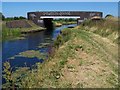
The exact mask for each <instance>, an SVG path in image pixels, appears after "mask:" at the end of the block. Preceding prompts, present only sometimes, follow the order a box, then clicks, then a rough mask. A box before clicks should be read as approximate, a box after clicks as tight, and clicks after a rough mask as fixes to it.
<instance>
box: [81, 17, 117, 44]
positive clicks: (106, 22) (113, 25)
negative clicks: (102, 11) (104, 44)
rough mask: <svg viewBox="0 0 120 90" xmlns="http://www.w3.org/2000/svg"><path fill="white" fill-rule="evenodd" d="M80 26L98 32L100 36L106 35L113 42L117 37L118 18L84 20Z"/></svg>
mask: <svg viewBox="0 0 120 90" xmlns="http://www.w3.org/2000/svg"><path fill="white" fill-rule="evenodd" d="M80 27H81V28H83V29H84V30H87V31H92V32H93V33H96V34H99V35H101V36H102V37H107V38H109V39H111V40H112V41H113V42H116V41H117V39H118V38H119V37H118V29H119V28H118V18H116V17H106V18H104V19H100V20H86V21H84V22H83V23H82V24H81V25H80Z"/></svg>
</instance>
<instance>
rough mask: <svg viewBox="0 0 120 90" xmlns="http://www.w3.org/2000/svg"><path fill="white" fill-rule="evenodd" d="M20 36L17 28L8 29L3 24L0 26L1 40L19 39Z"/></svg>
mask: <svg viewBox="0 0 120 90" xmlns="http://www.w3.org/2000/svg"><path fill="white" fill-rule="evenodd" d="M20 35H21V32H20V29H19V28H8V27H6V25H5V23H4V24H2V39H3V40H6V39H10V38H15V37H19V36H20Z"/></svg>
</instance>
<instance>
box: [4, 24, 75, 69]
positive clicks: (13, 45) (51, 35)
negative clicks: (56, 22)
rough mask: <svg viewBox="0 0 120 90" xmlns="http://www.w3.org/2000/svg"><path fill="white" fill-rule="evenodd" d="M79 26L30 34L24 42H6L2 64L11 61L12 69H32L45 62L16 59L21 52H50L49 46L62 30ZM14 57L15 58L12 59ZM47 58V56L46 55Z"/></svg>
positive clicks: (23, 58) (37, 59) (66, 26)
mask: <svg viewBox="0 0 120 90" xmlns="http://www.w3.org/2000/svg"><path fill="white" fill-rule="evenodd" d="M76 25H77V24H71V25H63V26H61V27H56V28H55V29H54V30H45V31H40V32H36V33H29V34H27V36H26V37H25V39H22V40H13V41H4V42H2V63H4V62H6V61H9V62H10V64H11V67H12V68H15V67H24V66H28V67H31V66H32V65H34V64H35V63H36V62H41V63H42V62H43V61H44V60H43V59H40V58H36V57H33V58H28V57H20V56H19V57H14V56H15V55H18V54H19V53H21V52H25V51H28V50H37V51H39V52H42V53H47V52H48V49H49V47H48V45H46V44H52V43H53V41H54V39H55V38H56V37H57V35H58V34H59V33H60V31H61V30H63V29H64V28H68V27H75V26H76ZM43 45H44V47H42V46H43ZM11 57H14V58H11ZM46 57H47V55H46Z"/></svg>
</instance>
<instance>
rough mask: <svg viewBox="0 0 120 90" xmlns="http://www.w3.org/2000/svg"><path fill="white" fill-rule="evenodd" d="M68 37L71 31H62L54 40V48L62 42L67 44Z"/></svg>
mask: <svg viewBox="0 0 120 90" xmlns="http://www.w3.org/2000/svg"><path fill="white" fill-rule="evenodd" d="M70 36H71V30H69V29H64V30H62V31H61V34H59V35H58V36H57V38H56V40H55V41H54V46H55V47H57V48H58V47H59V46H60V45H62V44H63V43H64V42H67V41H68V40H69V39H70Z"/></svg>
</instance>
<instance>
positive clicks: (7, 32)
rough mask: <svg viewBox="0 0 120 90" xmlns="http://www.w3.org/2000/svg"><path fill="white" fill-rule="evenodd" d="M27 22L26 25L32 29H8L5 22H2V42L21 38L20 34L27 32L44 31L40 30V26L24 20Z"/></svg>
mask: <svg viewBox="0 0 120 90" xmlns="http://www.w3.org/2000/svg"><path fill="white" fill-rule="evenodd" d="M25 21H27V23H29V24H30V25H31V26H32V27H30V28H8V27H7V26H6V22H5V21H3V22H2V40H3V41H4V40H9V39H10V40H12V39H15V38H18V37H19V38H21V37H20V36H22V34H21V33H27V32H31V31H32V32H34V31H40V30H44V29H45V28H42V27H40V26H37V25H36V24H34V23H33V22H32V21H29V20H25Z"/></svg>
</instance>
